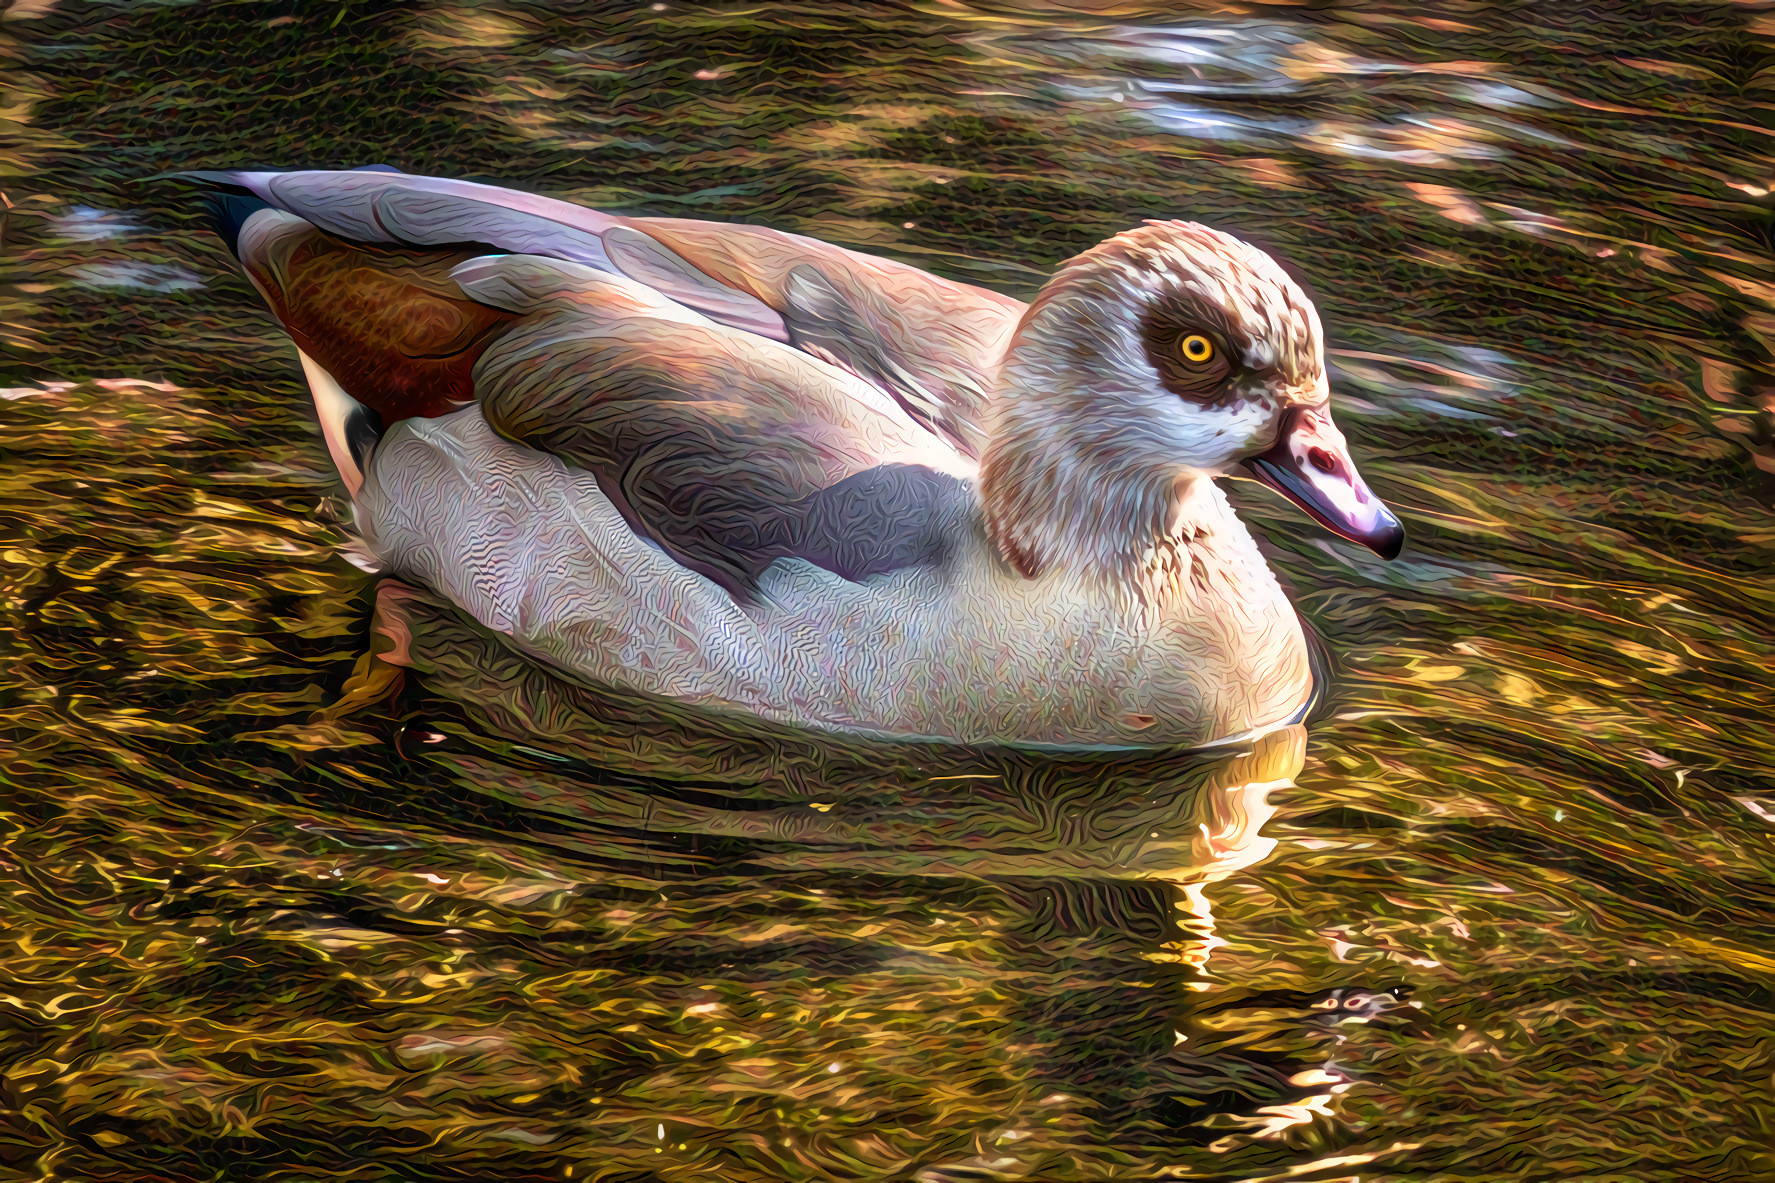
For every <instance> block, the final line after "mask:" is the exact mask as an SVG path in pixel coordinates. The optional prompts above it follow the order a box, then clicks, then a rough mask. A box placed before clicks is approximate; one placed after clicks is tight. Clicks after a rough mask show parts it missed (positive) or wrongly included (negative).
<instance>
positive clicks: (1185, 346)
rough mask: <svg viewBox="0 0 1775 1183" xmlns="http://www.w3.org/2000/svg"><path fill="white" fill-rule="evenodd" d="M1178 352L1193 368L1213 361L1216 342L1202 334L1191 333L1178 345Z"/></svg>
mask: <svg viewBox="0 0 1775 1183" xmlns="http://www.w3.org/2000/svg"><path fill="white" fill-rule="evenodd" d="M1177 351H1178V352H1179V353H1181V354H1182V355H1183V360H1184V361H1187V362H1189V363H1190V364H1191V365H1192V366H1199V365H1201V364H1203V363H1204V362H1207V361H1212V360H1213V358H1214V342H1212V341H1210V340H1209V339H1208V338H1206V337H1204V336H1202V334H1200V333H1191V334H1190V335H1189V336H1187V337H1185V338H1184V339H1183V340H1182V341H1179V342H1178V343H1177Z"/></svg>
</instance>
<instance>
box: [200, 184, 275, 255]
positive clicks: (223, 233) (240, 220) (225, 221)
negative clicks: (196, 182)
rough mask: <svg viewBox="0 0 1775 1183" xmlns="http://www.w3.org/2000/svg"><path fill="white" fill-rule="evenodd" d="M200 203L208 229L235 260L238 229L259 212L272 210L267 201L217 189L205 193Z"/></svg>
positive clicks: (246, 194)
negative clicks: (206, 215)
mask: <svg viewBox="0 0 1775 1183" xmlns="http://www.w3.org/2000/svg"><path fill="white" fill-rule="evenodd" d="M202 201H203V208H204V211H205V212H206V213H207V214H208V215H209V220H210V228H211V229H213V230H214V231H215V232H216V235H217V237H219V238H221V240H222V241H223V242H224V243H225V244H227V247H228V250H229V252H230V253H231V254H232V255H233V256H234V257H235V258H237V259H238V258H240V228H241V227H242V226H243V225H245V224H246V220H247V219H248V218H250V217H252V216H253V215H254V214H256V213H258V212H259V211H260V210H262V209H271V208H273V206H272V204H271V203H270V202H269V201H265V200H264V199H262V198H258V197H254V196H253V195H252V194H250V193H229V192H226V191H223V190H219V189H212V190H211V191H210V192H208V193H205V194H204V195H203V197H202Z"/></svg>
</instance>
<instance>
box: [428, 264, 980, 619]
mask: <svg viewBox="0 0 1775 1183" xmlns="http://www.w3.org/2000/svg"><path fill="white" fill-rule="evenodd" d="M453 274H454V277H455V279H456V281H457V282H458V283H459V284H460V285H461V287H462V289H463V290H464V291H465V292H467V293H468V294H469V295H471V296H473V297H474V298H475V299H476V300H478V301H481V302H484V303H486V304H488V305H490V306H493V307H497V308H501V309H504V310H507V311H510V312H514V313H517V314H519V316H520V318H521V319H520V320H519V321H518V322H517V323H516V324H515V325H513V326H512V327H511V328H509V329H507V330H506V331H505V332H504V333H503V334H502V335H501V336H500V337H499V338H498V339H497V340H496V341H494V342H493V343H492V345H491V346H489V348H488V349H487V350H486V352H485V353H484V354H482V356H481V357H480V359H479V361H478V362H477V363H476V365H475V370H474V381H475V392H476V396H477V397H478V399H479V400H480V404H481V410H482V413H483V414H484V415H485V416H486V418H487V421H488V422H489V423H490V424H491V425H492V426H493V428H494V429H495V430H496V431H498V432H499V433H500V434H501V435H503V436H505V437H506V438H508V439H511V440H513V441H515V442H518V443H521V444H524V445H526V446H528V447H531V448H535V449H537V450H539V451H544V452H549V453H552V454H553V455H555V456H558V457H560V458H561V459H562V460H564V461H566V462H567V463H569V464H572V465H575V466H577V467H579V468H583V469H586V470H587V471H590V472H591V473H593V474H594V475H595V476H596V477H597V479H598V485H599V488H600V489H602V490H603V491H604V493H605V495H606V496H608V497H609V498H610V500H611V502H612V503H613V504H614V505H615V506H616V507H617V509H618V510H619V511H620V512H621V513H622V515H623V517H624V518H625V519H626V520H627V521H628V522H629V524H630V525H631V526H632V527H633V528H634V529H635V530H636V531H637V532H639V533H641V534H643V535H645V536H646V537H649V538H651V539H653V540H654V541H655V542H656V543H658V544H659V545H660V547H661V548H662V549H663V550H665V551H666V552H667V553H668V554H670V555H671V556H672V557H673V558H675V559H676V560H677V561H678V562H680V563H681V564H683V565H684V566H686V567H689V568H690V569H692V570H695V571H697V572H699V573H701V574H703V575H706V576H708V577H709V578H711V579H713V580H715V581H716V582H717V583H720V584H721V585H722V586H724V587H726V588H727V589H728V590H729V591H730V592H732V593H734V594H735V595H736V596H740V597H742V598H744V597H749V596H751V595H752V594H754V593H755V591H756V589H757V580H758V577H759V576H760V575H761V574H762V572H763V571H764V569H765V568H766V567H768V566H769V565H770V564H771V563H773V562H775V561H776V560H777V559H780V558H789V557H793V558H801V559H805V560H807V561H808V562H811V563H813V564H814V565H816V566H820V567H824V568H826V569H827V570H829V571H832V572H834V573H835V574H838V575H840V576H842V577H844V578H846V579H852V580H860V579H864V578H867V577H869V576H871V575H877V574H882V573H885V572H889V571H894V570H898V569H901V568H903V567H907V566H912V565H916V564H921V563H929V562H937V561H940V560H941V558H942V556H943V554H944V552H945V550H946V548H947V542H948V539H950V538H951V537H952V536H953V535H954V532H955V530H956V528H957V527H958V525H959V524H960V521H961V519H962V518H964V517H965V516H966V515H967V513H968V512H969V510H970V508H971V506H972V503H973V498H972V493H971V491H970V489H969V487H968V485H967V484H966V482H965V479H964V476H965V467H961V466H957V465H956V464H955V462H954V460H953V458H952V454H951V453H949V452H948V451H947V449H944V448H942V447H941V446H940V445H939V444H938V441H936V440H934V439H932V438H931V437H930V436H929V435H928V434H926V433H924V432H922V431H918V430H917V429H916V428H914V427H913V426H912V425H910V424H907V423H905V422H904V420H903V419H902V418H901V417H899V416H896V415H892V414H889V413H886V412H885V411H883V410H878V409H874V408H871V407H869V406H868V405H867V403H866V402H864V401H862V400H859V399H858V398H857V397H856V396H855V394H854V392H853V391H852V390H850V389H849V388H848V383H847V380H846V376H845V375H843V374H839V373H837V372H835V371H833V370H832V369H831V368H830V367H827V366H822V365H820V364H819V363H818V362H816V361H814V360H813V359H811V358H809V357H807V356H805V355H804V354H802V353H799V352H797V351H795V350H793V349H790V348H788V347H786V346H784V345H781V344H778V343H775V342H772V341H767V340H761V339H760V338H759V337H758V336H757V335H755V334H752V333H748V332H745V331H743V330H739V329H734V328H731V327H729V326H727V325H723V324H720V323H717V322H716V321H714V320H713V319H711V318H709V317H706V316H704V315H702V314H701V313H698V312H695V311H693V310H691V309H688V308H685V307H683V306H681V305H679V304H677V303H676V302H674V301H670V300H667V299H665V298H663V297H662V296H660V295H659V293H658V292H656V291H655V290H653V289H652V288H650V287H648V286H645V285H642V284H640V283H637V282H635V281H632V280H628V279H626V278H624V277H620V276H614V275H611V274H609V273H607V272H602V271H599V270H597V269H594V268H591V267H586V266H583V265H576V264H573V263H568V262H565V261H563V260H559V259H548V258H542V257H539V256H527V255H502V256H492V257H484V258H480V259H475V260H471V261H469V262H467V263H464V264H461V265H459V266H457V267H456V268H455V270H454V272H453Z"/></svg>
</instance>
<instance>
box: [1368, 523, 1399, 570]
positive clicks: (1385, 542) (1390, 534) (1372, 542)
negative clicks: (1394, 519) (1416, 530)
mask: <svg viewBox="0 0 1775 1183" xmlns="http://www.w3.org/2000/svg"><path fill="white" fill-rule="evenodd" d="M1364 541H1366V542H1367V544H1368V549H1369V550H1372V551H1373V552H1374V553H1375V554H1377V555H1379V556H1380V557H1381V558H1383V559H1386V560H1387V561H1388V562H1391V561H1392V560H1394V559H1396V558H1398V557H1399V552H1400V551H1402V550H1404V549H1405V527H1404V526H1397V525H1396V526H1394V527H1393V528H1392V529H1390V530H1387V531H1384V532H1382V533H1380V534H1377V535H1375V536H1374V537H1373V538H1369V539H1365V540H1364Z"/></svg>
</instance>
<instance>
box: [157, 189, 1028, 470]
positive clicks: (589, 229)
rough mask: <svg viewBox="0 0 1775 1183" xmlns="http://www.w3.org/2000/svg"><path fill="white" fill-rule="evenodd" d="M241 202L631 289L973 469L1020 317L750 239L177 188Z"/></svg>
mask: <svg viewBox="0 0 1775 1183" xmlns="http://www.w3.org/2000/svg"><path fill="white" fill-rule="evenodd" d="M189 175H194V176H197V177H200V178H202V179H205V180H208V181H211V182H212V183H218V184H222V185H227V186H230V187H233V188H237V189H240V190H244V191H246V192H249V193H252V194H254V195H256V196H257V197H259V198H260V199H262V200H264V201H267V202H269V203H270V204H272V205H273V206H276V207H277V208H279V209H282V210H286V211H288V212H290V213H293V214H296V215H298V216H299V217H301V218H303V219H304V220H306V221H308V222H310V223H312V224H313V225H315V226H318V227H320V228H321V229H322V230H325V231H327V232H328V233H330V234H332V235H335V236H337V237H339V238H343V239H348V240H351V241H353V242H358V243H378V244H387V245H404V246H418V245H423V246H433V247H447V246H458V245H461V244H468V243H474V244H486V245H488V246H492V247H495V248H498V249H500V250H506V251H511V252H514V253H522V254H532V255H539V256H544V257H549V258H554V259H559V260H563V261H567V262H574V263H579V264H582V265H585V266H589V267H593V268H597V269H599V270H601V271H605V272H609V273H611V274H615V275H622V276H626V277H628V278H630V279H633V280H635V281H637V282H639V283H642V284H645V285H646V286H648V287H650V288H652V289H653V290H655V291H657V292H659V293H660V294H661V295H663V296H665V297H667V298H668V299H670V300H672V301H673V302H675V303H678V304H680V305H682V306H684V307H686V308H689V309H692V310H695V311H697V312H699V313H701V314H703V315H704V316H705V317H707V318H708V319H710V320H711V321H713V322H715V323H717V324H720V325H723V326H726V327H728V328H731V329H737V330H741V331H743V332H746V333H751V334H754V335H756V336H760V337H764V338H768V339H770V340H774V341H779V342H785V343H788V344H791V345H793V346H794V347H795V348H797V349H799V350H800V351H801V352H803V353H806V354H808V355H810V356H812V357H815V358H818V359H820V360H821V361H825V362H828V363H831V364H835V365H837V366H839V367H840V368H842V369H845V370H847V371H849V372H850V373H852V374H854V375H856V376H858V377H860V378H862V379H864V380H865V381H866V382H868V383H870V384H871V385H872V386H873V387H874V388H875V389H876V390H879V391H881V392H882V393H884V394H885V395H887V396H888V397H890V398H892V399H893V400H894V401H895V402H897V403H898V404H899V405H900V406H901V407H903V408H904V409H905V411H906V412H907V414H909V415H910V416H911V417H912V418H913V419H915V420H916V421H918V422H919V423H920V424H921V425H923V426H924V427H925V428H926V429H927V430H929V431H932V432H934V433H936V434H938V435H940V436H941V437H942V438H944V439H945V440H947V441H948V442H949V444H950V446H952V447H954V448H955V449H956V450H958V451H960V452H961V453H962V454H963V455H966V456H970V457H975V456H978V454H979V451H980V448H981V446H982V444H983V442H984V432H983V430H982V425H981V421H982V417H983V412H984V407H985V401H986V396H987V393H988V391H989V387H990V384H991V381H992V376H993V373H994V371H995V370H996V366H997V363H998V360H999V358H1000V357H1001V356H1002V355H1003V352H1004V348H1005V346H1006V344H1007V343H1008V341H1009V339H1010V335H1011V333H1012V331H1013V330H1014V329H1015V327H1016V324H1017V321H1018V319H1019V318H1020V317H1021V315H1022V313H1023V311H1024V306H1023V305H1022V304H1021V303H1019V302H1018V301H1016V300H1012V299H1010V298H1009V297H1006V296H1001V295H998V294H996V293H994V292H989V291H986V290H985V289H983V288H976V287H972V286H969V285H967V284H959V283H952V282H950V281H948V280H944V279H940V278H938V277H937V276H934V275H930V274H928V273H927V272H924V271H921V270H919V269H917V268H915V267H909V266H906V265H905V264H901V263H895V262H892V261H891V260H887V259H879V258H874V257H872V256H869V255H864V254H860V253H857V252H854V251H848V250H845V249H843V248H842V247H835V246H832V245H830V244H828V243H824V242H820V241H818V240H816V239H811V238H804V237H801V236H798V235H793V234H784V233H781V232H779V231H775V230H769V229H765V228H762V227H756V226H738V225H727V224H721V223H712V222H698V221H690V220H683V219H673V218H623V217H618V216H615V215H611V214H605V213H600V212H599V211H596V210H592V209H587V208H585V207H583V206H577V205H573V204H571V203H569V202H564V201H558V200H555V199H553V198H548V197H540V196H537V195H535V194H529V193H521V192H517V191H515V190H510V189H503V188H499V187H497V186H491V185H481V184H476V183H473V182H468V181H454V180H445V179H439V178H432V177H415V176H408V175H405V174H400V173H389V172H382V171H376V172H364V171H343V172H339V171H313V172H287V173H265V172H226V173H201V174H189Z"/></svg>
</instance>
